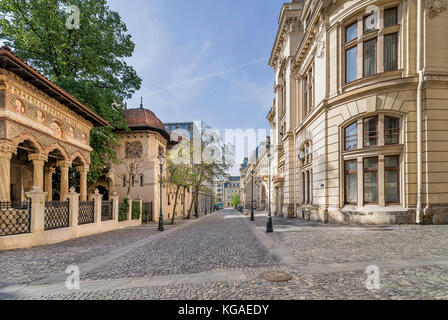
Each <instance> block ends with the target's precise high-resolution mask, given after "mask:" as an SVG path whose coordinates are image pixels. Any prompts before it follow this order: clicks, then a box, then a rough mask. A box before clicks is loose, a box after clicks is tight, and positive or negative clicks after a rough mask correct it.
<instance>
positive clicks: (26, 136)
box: [12, 132, 44, 153]
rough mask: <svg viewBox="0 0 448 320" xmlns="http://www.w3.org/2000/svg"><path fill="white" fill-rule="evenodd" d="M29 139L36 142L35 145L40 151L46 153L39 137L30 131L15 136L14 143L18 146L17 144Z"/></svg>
mask: <svg viewBox="0 0 448 320" xmlns="http://www.w3.org/2000/svg"><path fill="white" fill-rule="evenodd" d="M27 140H28V141H31V142H32V143H33V144H34V146H35V147H36V149H37V150H38V151H39V153H44V148H43V147H42V145H41V144H40V143H39V141H38V140H37V138H36V137H35V136H34V135H33V134H32V133H29V132H27V133H23V134H21V135H18V136H17V137H15V138H14V139H13V140H12V143H13V145H14V146H15V147H16V148H17V146H18V145H19V144H21V143H23V142H25V141H27Z"/></svg>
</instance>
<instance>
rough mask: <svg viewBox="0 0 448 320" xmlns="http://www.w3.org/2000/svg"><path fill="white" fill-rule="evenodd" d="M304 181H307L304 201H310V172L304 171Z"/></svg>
mask: <svg viewBox="0 0 448 320" xmlns="http://www.w3.org/2000/svg"><path fill="white" fill-rule="evenodd" d="M306 181H307V183H308V184H307V188H306V203H307V204H309V203H310V172H309V171H307V172H306Z"/></svg>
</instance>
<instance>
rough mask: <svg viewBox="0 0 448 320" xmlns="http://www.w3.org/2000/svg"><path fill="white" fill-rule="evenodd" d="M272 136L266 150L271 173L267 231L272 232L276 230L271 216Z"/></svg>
mask: <svg viewBox="0 0 448 320" xmlns="http://www.w3.org/2000/svg"><path fill="white" fill-rule="evenodd" d="M270 149H271V138H270V137H267V138H266V150H267V152H268V159H269V174H268V179H269V181H268V183H269V202H268V203H269V204H268V223H267V226H266V233H272V232H274V229H273V228H272V216H271V150H270Z"/></svg>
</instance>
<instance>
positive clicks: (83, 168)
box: [76, 166, 90, 174]
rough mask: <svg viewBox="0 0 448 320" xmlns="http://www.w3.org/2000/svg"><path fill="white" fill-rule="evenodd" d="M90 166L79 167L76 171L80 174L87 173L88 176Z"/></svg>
mask: <svg viewBox="0 0 448 320" xmlns="http://www.w3.org/2000/svg"><path fill="white" fill-rule="evenodd" d="M89 169H90V168H89V166H79V167H76V171H78V172H79V173H85V174H87V173H88V172H89Z"/></svg>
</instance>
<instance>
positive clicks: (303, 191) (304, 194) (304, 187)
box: [302, 172, 306, 204]
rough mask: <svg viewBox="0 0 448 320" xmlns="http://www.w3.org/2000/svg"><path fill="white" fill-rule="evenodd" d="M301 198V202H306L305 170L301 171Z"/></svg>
mask: <svg viewBox="0 0 448 320" xmlns="http://www.w3.org/2000/svg"><path fill="white" fill-rule="evenodd" d="M302 189H303V190H302V197H303V198H302V199H303V203H304V204H306V175H305V172H303V173H302Z"/></svg>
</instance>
